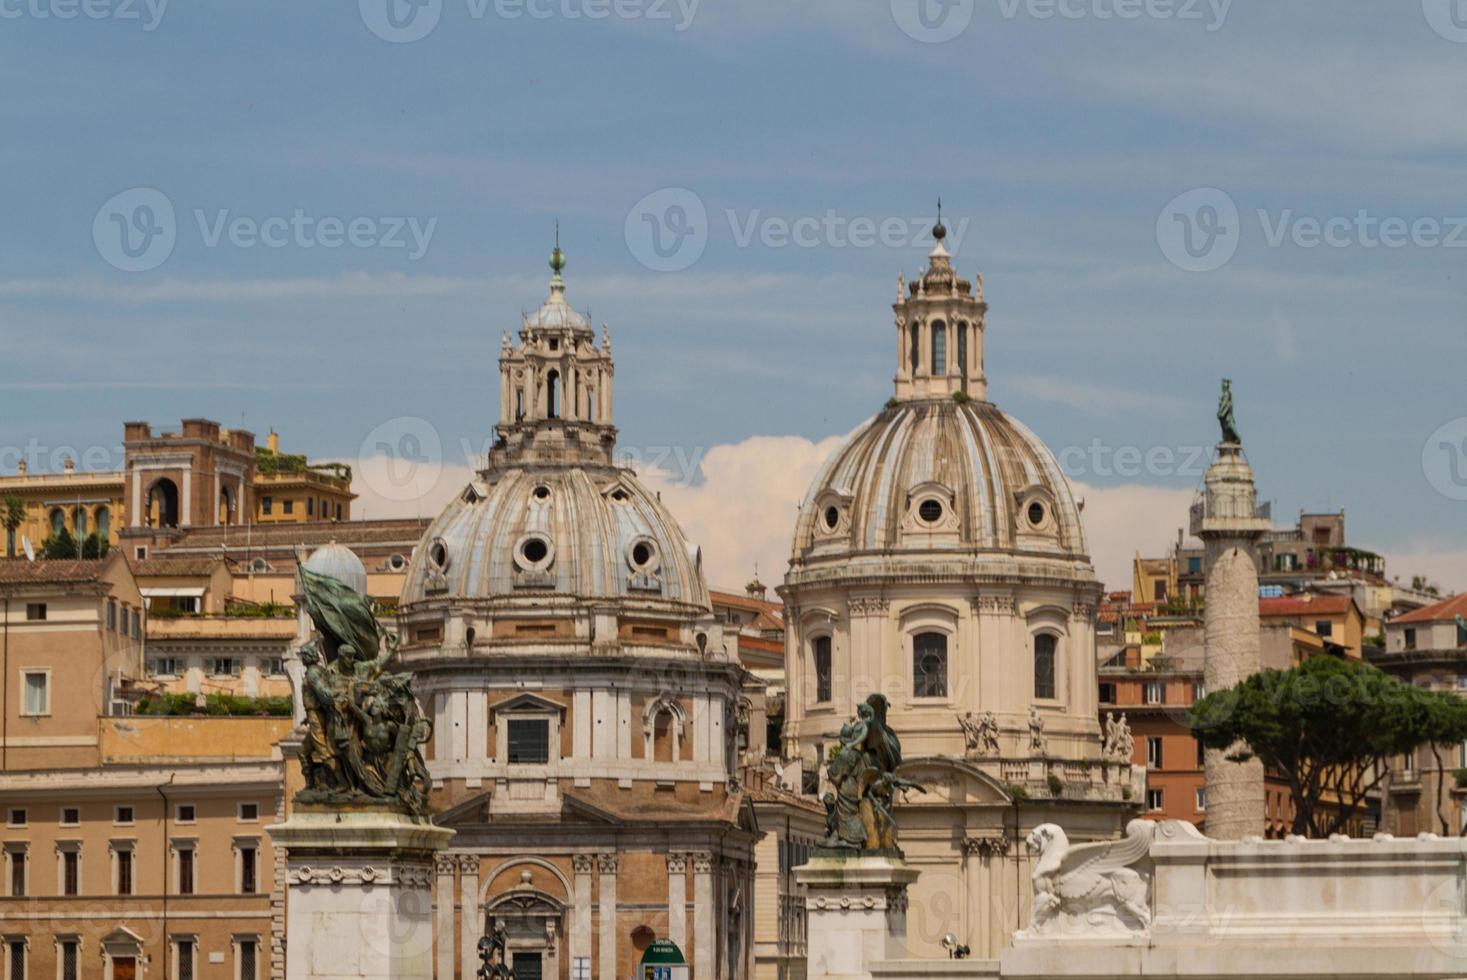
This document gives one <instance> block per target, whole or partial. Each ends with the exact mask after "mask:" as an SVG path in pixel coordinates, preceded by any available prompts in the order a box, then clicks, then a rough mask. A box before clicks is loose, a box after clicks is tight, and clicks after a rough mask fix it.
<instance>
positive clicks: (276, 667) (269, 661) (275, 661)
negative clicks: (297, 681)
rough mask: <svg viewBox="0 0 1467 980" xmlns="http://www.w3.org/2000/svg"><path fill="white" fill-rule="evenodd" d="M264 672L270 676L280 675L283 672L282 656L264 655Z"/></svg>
mask: <svg viewBox="0 0 1467 980" xmlns="http://www.w3.org/2000/svg"><path fill="white" fill-rule="evenodd" d="M265 673H266V674H268V675H270V676H271V677H280V676H282V675H283V674H284V673H285V658H284V657H266V658H265Z"/></svg>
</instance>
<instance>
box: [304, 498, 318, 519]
mask: <svg viewBox="0 0 1467 980" xmlns="http://www.w3.org/2000/svg"><path fill="white" fill-rule="evenodd" d="M306 516H307V517H315V516H316V498H315V497H307V498H306Z"/></svg>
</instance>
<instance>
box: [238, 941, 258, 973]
mask: <svg viewBox="0 0 1467 980" xmlns="http://www.w3.org/2000/svg"><path fill="white" fill-rule="evenodd" d="M239 980H256V977H255V941H254V940H253V939H241V940H240V941H239Z"/></svg>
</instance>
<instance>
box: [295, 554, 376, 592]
mask: <svg viewBox="0 0 1467 980" xmlns="http://www.w3.org/2000/svg"><path fill="white" fill-rule="evenodd" d="M304 567H305V569H306V570H307V571H310V572H315V573H316V574H317V575H325V576H326V577H327V578H334V579H336V580H337V581H338V582H341V583H343V584H345V585H349V586H351V587H352V589H353V590H354V591H355V592H356V593H357V594H358V595H366V594H367V568H366V566H365V565H363V564H362V560H361V559H360V558H358V557H357V554H356V552H354V551H352V550H351V549H350V548H348V547H346V546H345V545H341V544H337V543H336V542H335V541H332V542H331V543H330V544H327V545H322V546H321V547H319V548H317V549H316V550H315V551H313V552H311V557H309V558H307V559H306V563H305V566H304Z"/></svg>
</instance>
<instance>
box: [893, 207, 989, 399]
mask: <svg viewBox="0 0 1467 980" xmlns="http://www.w3.org/2000/svg"><path fill="white" fill-rule="evenodd" d="M932 238H933V241H934V242H935V243H936V244H935V245H934V247H933V249H932V251H931V252H929V253H928V255H927V268H926V270H925V271H923V272H922V273H920V274H919V275H918V276H917V277H916V278H914V279H913V280H912V282H911V283H910V284H908V283H907V281H906V277H905V276H901V277H898V280H897V301H896V303H895V304H894V305H893V306H892V309H893V310H894V311H895V313H896V327H897V350H898V355H897V373H896V398H897V400H898V401H918V400H922V399H933V398H954V397H956V398H972V399H976V400H979V401H986V400H987V399H988V377H987V375H986V374H985V373H984V369H983V331H984V320H985V317H986V316H987V313H988V304H987V303H985V302H984V301H983V277H982V276H979V277H978V278H977V286H976V289H975V287H974V283H973V282H970V281H968V280H967V279H964V278H962V277H961V276H959V275H958V272H957V270H956V269H955V268H954V266H953V261H952V254H951V253H950V252H948V250H947V245H946V244H945V240H946V238H947V226H946V225H944V224H943V223H942V202H941V201H940V200H939V201H938V203H937V224H936V225H934V226H933V228H932Z"/></svg>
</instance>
